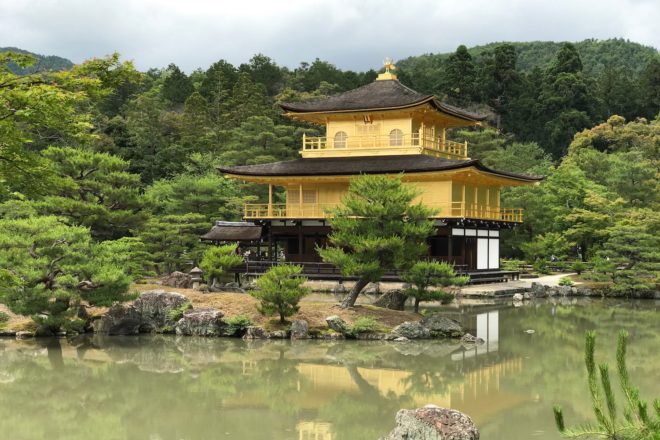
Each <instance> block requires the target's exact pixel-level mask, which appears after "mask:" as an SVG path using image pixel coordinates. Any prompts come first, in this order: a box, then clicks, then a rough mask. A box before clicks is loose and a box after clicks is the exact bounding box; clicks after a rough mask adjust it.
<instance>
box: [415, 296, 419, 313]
mask: <svg viewBox="0 0 660 440" xmlns="http://www.w3.org/2000/svg"><path fill="white" fill-rule="evenodd" d="M415 313H419V298H415Z"/></svg>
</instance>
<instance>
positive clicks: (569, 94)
mask: <svg viewBox="0 0 660 440" xmlns="http://www.w3.org/2000/svg"><path fill="white" fill-rule="evenodd" d="M536 44H537V43H530V45H531V46H530V48H528V49H523V48H522V46H520V47H521V48H520V50H517V48H516V46H515V45H511V44H497V45H489V46H487V47H482V48H479V49H478V50H477V51H476V52H474V56H473V55H472V54H471V53H470V51H469V50H467V49H466V48H465V47H463V46H461V47H459V48H458V49H457V50H456V52H455V53H453V54H450V55H448V56H446V57H427V58H426V61H428V63H427V62H426V61H425V62H421V61H419V62H417V63H413V62H412V61H411V59H409V60H406V61H405V62H402V63H399V65H398V66H397V67H398V69H397V73H398V74H399V78H400V80H401V81H402V82H403V83H406V84H408V85H411V86H412V87H413V88H415V89H418V90H419V91H423V92H429V93H435V94H437V95H438V96H439V97H440V98H441V99H444V100H446V101H448V102H449V103H452V104H456V105H459V106H463V107H466V108H468V109H471V110H477V111H480V112H484V113H486V114H488V115H489V120H488V124H486V126H485V127H483V128H479V129H475V130H462V131H458V132H456V133H452V137H453V138H456V139H466V140H468V141H469V143H470V147H469V148H470V156H471V157H473V158H479V159H482V160H484V162H485V163H486V164H487V165H490V166H494V167H497V168H500V169H502V170H505V171H506V170H509V171H516V172H523V173H533V174H545V175H548V176H549V177H548V179H547V180H546V182H544V183H543V184H542V185H541V186H539V187H535V188H529V189H525V190H519V191H511V192H510V193H508V194H506V195H505V200H504V202H505V203H508V204H510V205H511V206H522V207H525V208H526V209H527V214H526V219H527V220H526V223H525V225H524V227H523V228H521V229H519V230H518V232H517V233H516V236H515V240H513V241H512V244H513V245H512V247H510V248H508V249H506V250H505V251H506V252H507V254H508V255H516V256H525V257H527V258H529V259H535V258H537V257H539V256H546V257H547V256H549V255H550V254H549V252H554V254H555V255H560V252H561V255H571V256H573V257H576V256H577V255H578V254H579V255H580V256H582V257H584V258H589V259H593V258H605V257H607V258H610V259H609V260H607V261H620V260H621V259H624V260H625V259H627V260H626V261H628V263H629V264H630V270H633V269H635V270H639V269H640V268H644V267H647V266H645V265H646V264H647V263H648V262H649V261H656V263H654V264H657V258H656V257H657V251H653V248H652V246H654V245H655V244H657V237H658V232H659V228H660V226H659V223H660V222H659V221H658V219H657V212H658V209H659V208H660V206H659V200H658V198H659V196H658V194H659V193H660V192H659V191H658V189H659V188H658V170H659V169H660V158H659V154H658V148H659V144H660V133H659V127H660V119H659V118H658V113H659V112H660V60H659V57H658V54H657V51H655V50H653V49H650V51H651V52H649V49H648V48H642V49H643V50H642V49H640V51H641V52H644V51H646V52H649V53H648V57H647V58H646V59H645V58H644V56H642V55H640V53H641V52H639V51H637V52H636V51H635V50H637V49H635V50H632V49H631V50H632V52H631V53H632V55H630V56H629V58H628V59H629V60H635V61H634V65H627V64H623V65H619V64H617V65H612V64H610V63H609V61H608V60H610V59H617V60H618V59H621V56H620V55H619V52H621V53H627V52H626V51H627V50H628V49H625V48H627V47H630V48H634V47H637V48H639V47H641V46H638V45H634V44H632V43H627V42H621V41H620V40H614V42H613V43H612V42H590V43H589V45H588V47H590V49H589V52H588V53H589V59H590V60H591V59H593V60H596V59H600V60H601V61H600V64H602V65H603V66H605V68H603V69H600V70H599V69H595V68H593V69H592V68H591V67H590V68H589V69H586V68H585V67H584V66H585V61H584V60H583V59H582V55H581V53H580V50H579V49H578V48H579V47H580V46H579V45H578V46H575V45H571V44H561V45H560V46H559V48H558V50H556V51H554V52H553V55H552V56H551V57H550V59H549V60H546V61H541V60H542V59H545V58H544V57H547V55H545V50H543V51H542V50H540V49H539V50H538V52H539V54H540V53H543V54H544V55H543V56H541V55H539V56H538V57H531V56H530V55H529V54H530V53H531V51H532V49H531V48H532V47H536V46H534V45H536ZM581 44H582V43H581ZM599 44H602V45H603V46H599ZM608 45H610V46H611V45H613V47H615V48H617V51H616V52H615V53H610V52H608V51H607V50H605V49H602V50H601V49H600V48H599V47H610V46H608ZM624 49H625V50H624ZM525 50H527V52H525ZM534 50H537V49H534ZM547 50H548V51H550V49H547ZM600 52H602V54H601V55H597V54H598V53H600ZM638 52H639V53H638ZM525 53H527V55H524V57H525V58H524V64H523V65H521V62H520V61H519V60H520V59H522V58H523V54H525ZM530 58H538V60H539V61H538V65H536V66H535V67H534V68H533V69H531V70H530V69H529V68H528V66H529V65H531V63H532V62H531V61H529V59H530ZM422 59H423V58H420V60H422ZM431 60H432V61H433V62H432V63H431ZM30 63H31V61H30V57H29V56H27V55H26V54H24V53H18V54H17V53H10V52H3V53H0V84H3V87H1V88H0V143H1V144H0V147H1V149H0V226H1V227H0V248H2V246H4V245H7V243H10V242H16V243H18V241H20V243H23V244H25V243H28V245H27V246H23V245H22V244H21V245H20V246H19V248H20V249H22V250H23V251H24V252H23V251H21V252H22V253H16V254H12V261H11V264H10V266H12V265H13V266H14V267H23V266H25V267H28V268H30V269H29V270H26V273H32V274H38V273H40V272H39V271H40V270H42V269H43V270H46V271H47V270H48V267H49V266H48V265H49V263H50V262H51V261H52V259H53V258H56V259H64V260H66V258H69V257H71V258H73V256H76V258H80V255H81V254H80V253H81V252H84V253H87V252H90V250H89V249H90V247H91V248H94V249H97V251H96V252H98V253H99V255H103V256H104V257H103V259H102V260H99V261H96V262H95V264H96V266H94V265H93V264H92V263H94V262H91V263H90V262H89V261H87V262H86V264H92V266H93V267H89V268H88V269H86V270H87V272H86V273H88V274H90V275H89V276H90V277H91V276H93V275H94V274H96V275H94V276H97V277H100V278H102V277H104V276H105V277H109V278H108V279H107V281H106V284H108V285H110V284H112V283H113V282H115V283H120V284H121V283H125V280H124V279H122V278H121V276H120V275H118V274H114V273H112V272H111V271H110V272H109V271H108V270H106V267H107V265H108V264H110V265H111V264H119V263H121V264H122V265H124V266H126V267H130V268H131V273H132V274H134V275H136V276H137V274H141V273H142V272H141V271H142V269H141V268H143V267H150V268H153V270H154V271H156V272H169V271H171V270H174V269H180V268H187V267H188V266H187V264H188V263H190V262H191V261H193V262H197V261H199V256H200V251H201V247H200V244H199V241H198V236H199V234H200V233H203V232H205V231H207V230H208V228H209V226H210V224H211V222H212V221H213V220H216V219H226V220H230V219H239V218H240V216H241V206H242V204H243V203H244V202H245V201H249V200H254V198H255V197H259V196H262V197H263V196H265V193H264V188H262V187H260V186H257V187H253V186H250V185H245V184H241V183H238V182H236V181H233V180H227V179H225V178H223V177H222V176H220V175H219V174H218V173H217V172H216V171H215V167H216V166H219V165H225V166H226V165H240V164H252V163H263V162H270V161H276V160H285V159H292V158H296V157H298V151H299V149H300V147H301V137H302V135H303V133H308V134H312V135H313V134H319V133H320V131H321V130H322V128H321V127H317V126H311V125H307V124H304V123H300V122H296V121H293V120H290V119H287V118H284V117H283V116H282V114H281V110H279V108H278V106H277V105H276V104H277V103H278V102H282V101H296V100H304V99H311V98H315V97H321V96H327V95H330V94H333V93H337V92H340V91H343V90H348V89H352V88H355V87H359V86H361V85H363V84H367V83H369V82H371V81H373V80H374V79H375V77H376V74H377V72H376V71H373V70H372V71H368V72H352V71H342V70H340V69H338V68H336V67H335V66H333V65H332V64H330V63H328V62H325V61H322V60H319V59H316V60H314V61H313V62H311V63H301V65H300V66H298V67H297V68H295V69H289V68H286V67H282V66H279V65H277V63H276V62H275V61H274V60H272V59H270V58H268V57H267V56H265V55H261V54H258V55H255V56H254V57H252V58H251V59H250V60H249V61H248V62H247V63H244V64H241V65H239V66H234V65H232V64H230V63H229V62H227V61H225V60H218V61H217V62H215V63H213V64H212V65H211V66H209V67H208V68H206V69H198V70H195V71H193V72H191V73H190V74H186V73H185V72H183V71H182V70H181V69H180V68H179V67H178V66H176V65H174V64H170V65H169V66H168V67H167V68H163V69H151V70H149V71H148V72H144V73H143V72H138V71H136V70H135V69H134V67H133V65H132V64H131V63H130V62H122V61H121V60H120V58H119V56H118V55H114V56H112V57H108V58H102V59H93V60H91V61H88V62H86V63H83V64H82V65H79V66H74V67H72V68H71V69H70V70H63V71H59V72H48V71H45V72H41V71H40V72H39V73H34V74H24V73H20V74H16V73H15V70H16V69H13V68H12V67H11V66H12V65H17V66H19V67H20V68H21V69H23V70H20V72H26V71H33V70H34V69H35V65H34V64H31V65H30ZM590 63H591V64H590V65H596V64H597V62H596V61H593V62H592V61H590ZM523 66H524V67H523ZM30 69H32V70H30ZM615 115H616V116H615ZM594 127H595V128H594ZM585 130H586V131H585ZM576 134H577V136H576ZM57 222H59V223H60V224H61V225H62V228H64V229H66V228H73V229H70V230H69V232H66V231H64V230H63V231H60V232H61V233H62V234H64V235H66V233H68V234H70V236H71V237H72V242H71V243H59V242H58V241H57V240H56V239H55V237H54V236H53V235H52V234H51V233H50V232H49V231H51V230H53V225H54V224H55V223H57ZM640 228H642V229H643V231H644V234H646V235H639V236H636V237H642V238H641V240H643V241H644V245H645V246H646V247H645V248H644V249H647V251H648V252H647V251H644V252H646V253H644V254H643V255H635V256H630V255H629V254H627V253H626V252H625V249H624V247H625V243H615V242H613V241H612V240H614V237H615V236H616V235H617V234H615V231H621V230H625V231H632V230H637V231H639V230H640ZM6 231H12V232H6ZM618 235H620V234H618ZM654 237H655V238H654ZM631 239H638V238H634V237H633V238H631ZM17 240H18V241H17ZM21 240H22V241H21ZM49 240H50V241H52V243H51V244H52V246H53V247H48V246H46V247H45V248H44V249H51V250H50V251H48V250H44V254H45V253H46V252H54V251H53V250H52V249H61V251H62V253H63V254H62V255H54V256H53V257H52V258H51V259H48V258H46V257H45V256H44V257H43V258H41V259H37V258H34V257H33V256H31V255H32V254H31V252H30V250H31V249H30V246H29V242H31V241H34V242H35V243H37V242H38V243H40V245H41V244H44V243H50V241H49ZM53 240H54V241H53ZM654 240H655V241H654ZM73 241H77V242H79V243H82V244H81V245H80V246H78V247H76V246H77V245H75V243H74V242H73ZM3 243H4V245H3ZM20 243H19V244H20ZM560 245H561V246H560ZM647 245H649V246H651V247H649V246H647ZM17 246H18V245H17ZM21 246H22V247H21ZM44 246H45V245H44ZM49 246H50V245H49ZM95 246H97V247H96V248H95ZM98 246H100V247H98ZM553 246H554V247H553ZM617 246H618V247H617ZM69 248H71V249H69ZM658 248H660V246H656V247H655V249H658ZM616 249H618V250H616ZM617 252H618V253H617ZM653 252H656V253H655V254H654V253H653ZM33 253H34V252H33ZM36 254H39V251H38V252H36ZM36 254H35V255H36ZM653 258H656V260H653ZM633 260H634V261H633ZM638 260H639V261H638ZM58 261H60V260H58ZM640 262H641V263H640ZM0 263H3V264H5V265H6V263H7V262H4V261H3V262H0ZM39 265H44V267H43V268H39V267H37V266H39ZM617 267H620V266H617ZM2 269H3V268H2V267H0V283H5V284H7V283H9V284H11V283H14V282H18V281H17V280H16V277H15V275H16V274H15V273H13V272H12V271H11V270H10V271H9V272H7V271H6V270H5V271H4V272H3V271H2ZM645 270H646V269H645ZM654 270H657V268H656V269H654ZM51 275H52V276H59V274H58V273H52V274H51ZM35 276H36V275H35ZM40 279H41V280H43V279H42V278H40ZM40 279H35V280H33V282H34V283H35V285H38V284H39V283H40V282H41V281H39V280H40ZM101 302H102V301H101Z"/></svg>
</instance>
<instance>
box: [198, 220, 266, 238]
mask: <svg viewBox="0 0 660 440" xmlns="http://www.w3.org/2000/svg"><path fill="white" fill-rule="evenodd" d="M261 230H262V227H261V226H258V225H255V224H254V223H248V222H222V221H218V222H216V224H215V226H213V228H211V230H210V231H209V232H207V233H206V234H204V235H200V237H199V238H200V239H201V240H209V241H258V240H260V239H261Z"/></svg>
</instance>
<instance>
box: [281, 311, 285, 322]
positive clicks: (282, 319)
mask: <svg viewBox="0 0 660 440" xmlns="http://www.w3.org/2000/svg"><path fill="white" fill-rule="evenodd" d="M284 318H285V316H284V313H283V312H280V322H281V323H282V324H285V323H286V321H285V320H284Z"/></svg>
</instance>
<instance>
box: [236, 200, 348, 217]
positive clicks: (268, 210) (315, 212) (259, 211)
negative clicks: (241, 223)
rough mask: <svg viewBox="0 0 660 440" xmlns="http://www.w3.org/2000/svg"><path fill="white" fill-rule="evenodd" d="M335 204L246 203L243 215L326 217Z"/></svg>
mask: <svg viewBox="0 0 660 440" xmlns="http://www.w3.org/2000/svg"><path fill="white" fill-rule="evenodd" d="M334 206H335V205H333V204H328V203H302V204H298V203H290V204H286V203H273V204H271V205H269V204H268V203H248V204H246V205H245V207H244V209H243V217H244V218H246V219H253V218H327V217H330V215H329V213H328V210H330V209H331V208H333V207H334Z"/></svg>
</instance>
